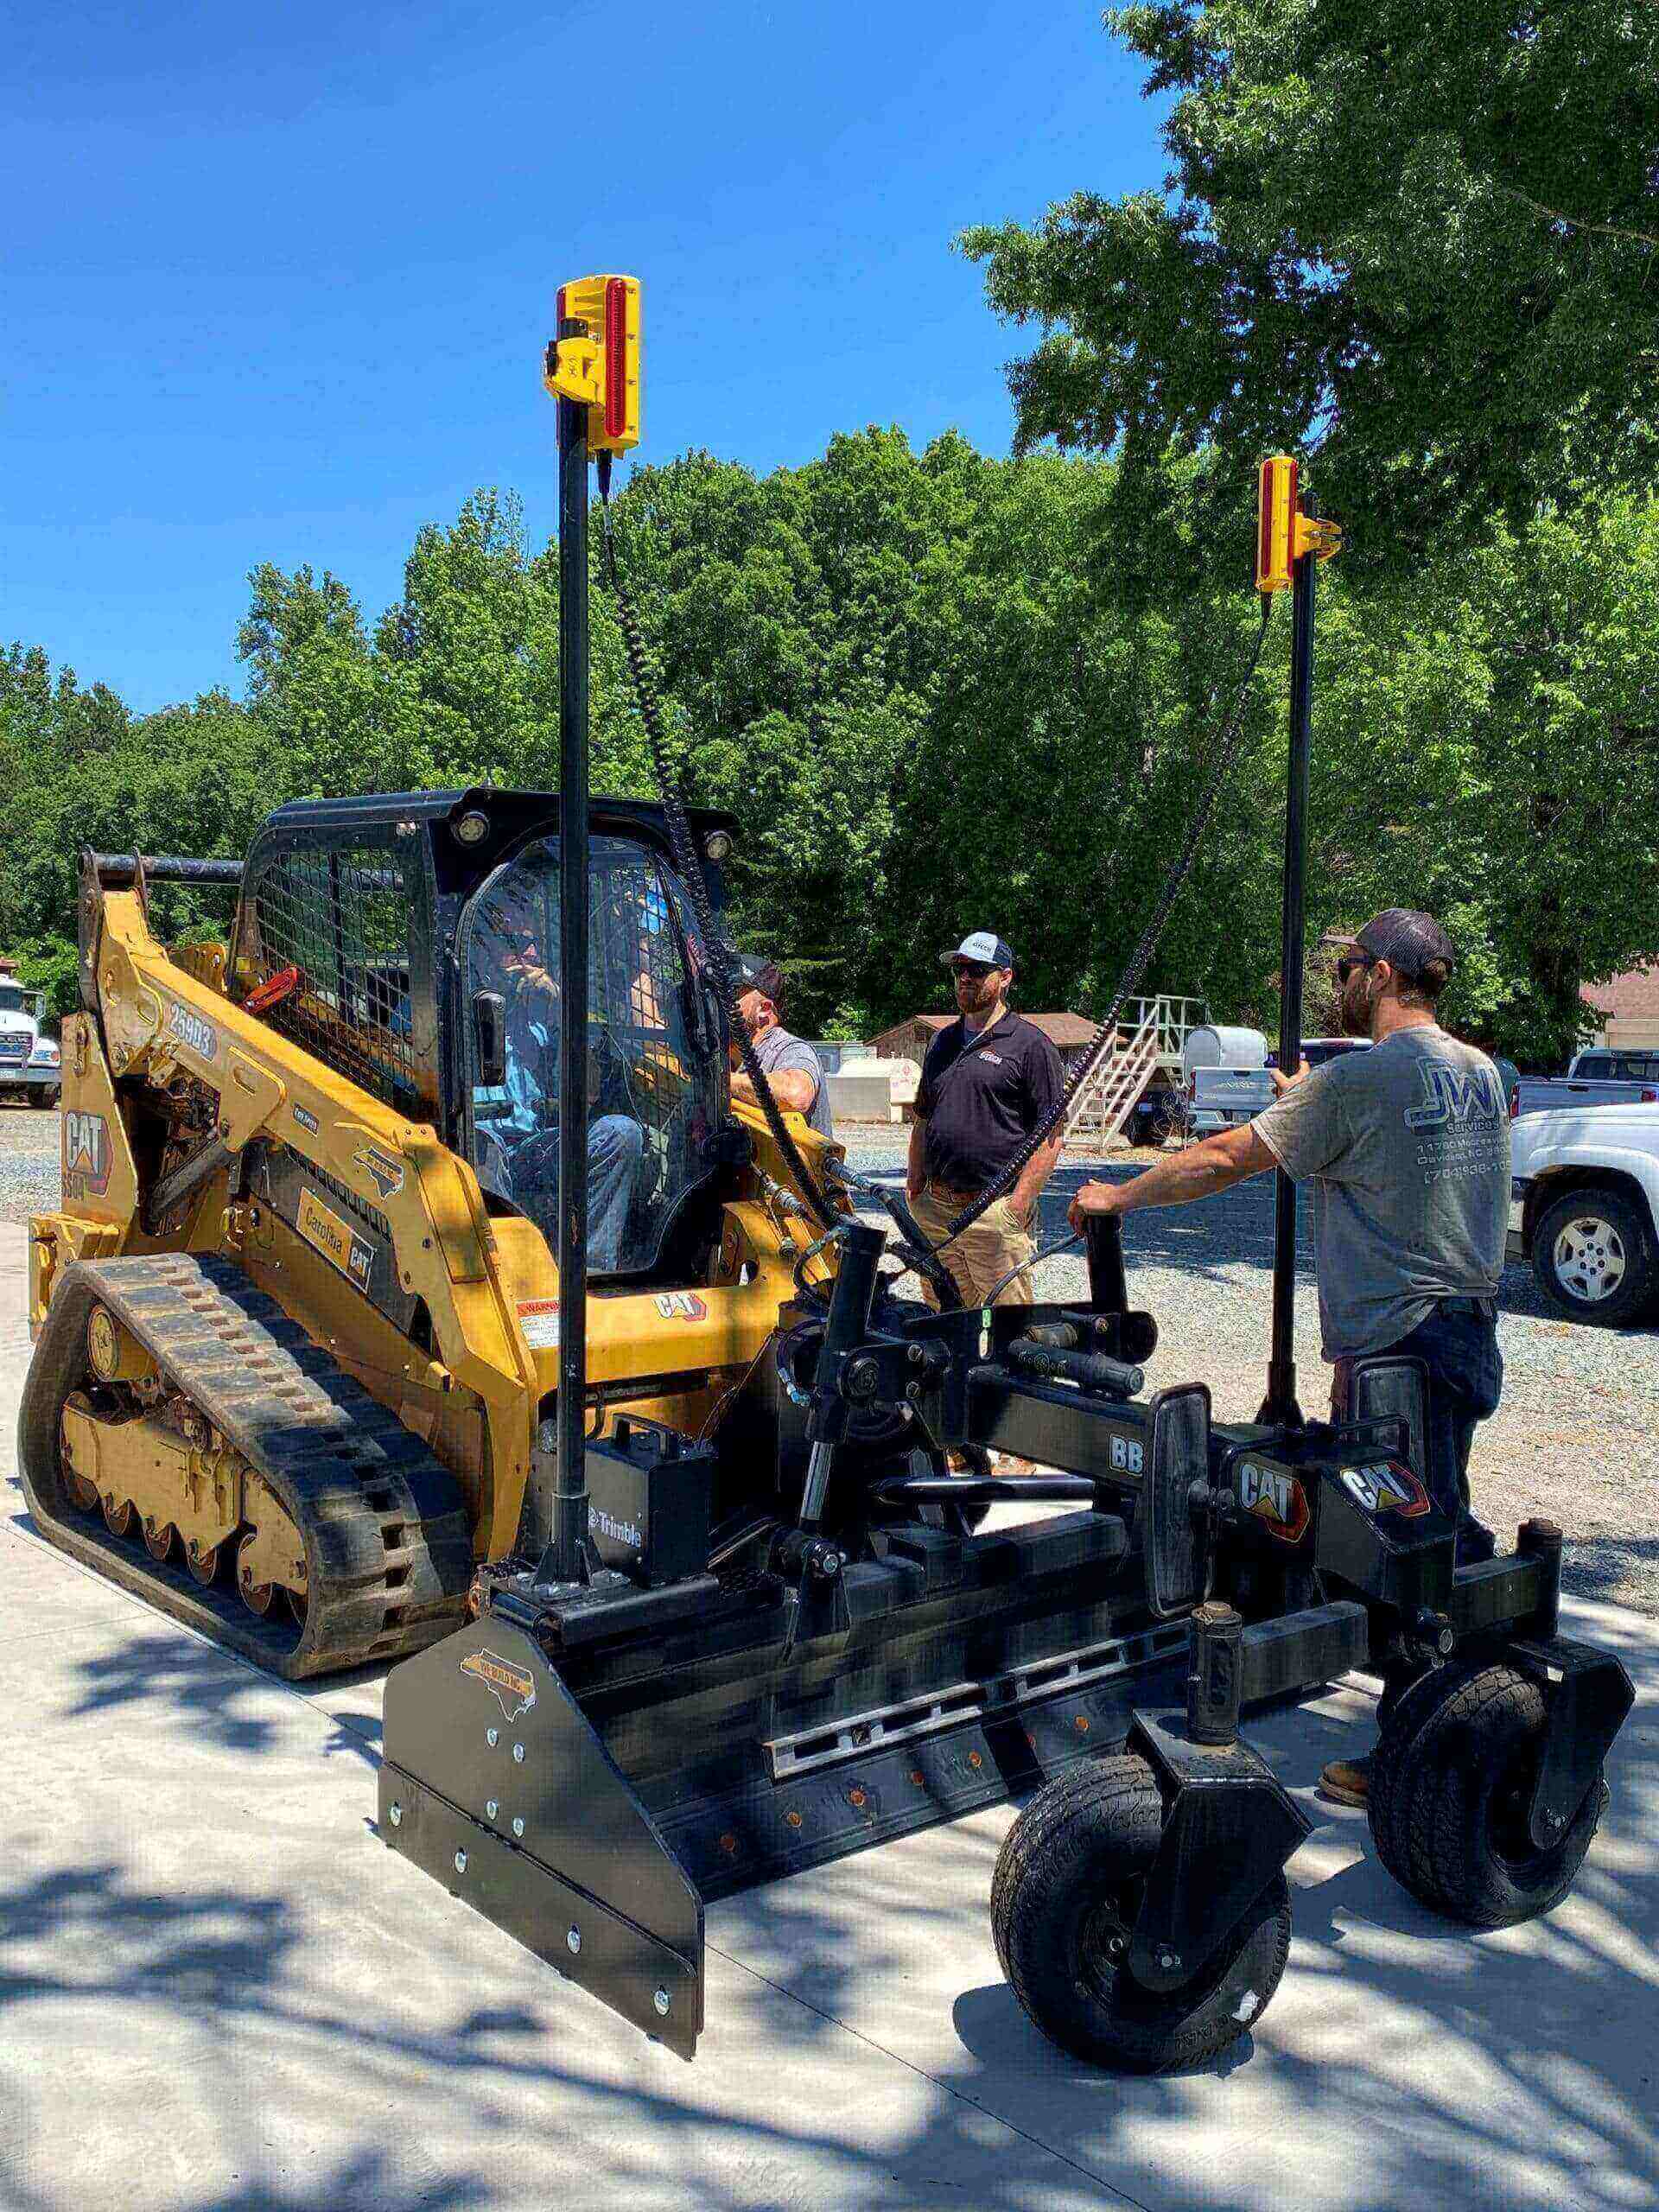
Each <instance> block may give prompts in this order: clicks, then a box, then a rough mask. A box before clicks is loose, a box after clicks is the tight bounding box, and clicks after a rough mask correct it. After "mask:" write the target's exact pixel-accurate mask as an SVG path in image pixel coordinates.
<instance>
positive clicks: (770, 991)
mask: <svg viewBox="0 0 1659 2212" xmlns="http://www.w3.org/2000/svg"><path fill="white" fill-rule="evenodd" d="M732 965H733V967H734V969H735V970H736V974H737V988H738V989H739V990H740V991H759V992H760V995H761V997H762V998H763V999H770V1000H771V1001H772V1004H773V1005H774V1006H781V1005H782V1004H783V999H784V971H783V969H781V968H780V967H779V965H778V963H777V962H776V961H775V960H773V959H772V958H771V957H769V956H768V955H767V954H766V953H764V952H740V953H737V954H735V955H734V957H733V962H732Z"/></svg>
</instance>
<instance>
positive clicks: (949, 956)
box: [939, 930, 1014, 968]
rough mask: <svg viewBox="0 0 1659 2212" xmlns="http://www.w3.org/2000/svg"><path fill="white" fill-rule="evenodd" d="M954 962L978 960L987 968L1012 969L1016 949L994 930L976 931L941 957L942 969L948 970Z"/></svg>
mask: <svg viewBox="0 0 1659 2212" xmlns="http://www.w3.org/2000/svg"><path fill="white" fill-rule="evenodd" d="M953 960H978V961H982V962H983V963H984V965H985V966H986V967H987V968H1012V967H1013V965H1014V948H1013V946H1012V945H1010V944H1008V943H1007V941H1006V939H1004V938H1000V937H998V936H997V935H996V933H995V931H993V930H975V931H973V932H972V934H971V935H970V936H968V937H965V938H963V940H962V943H961V944H957V945H953V946H952V947H951V949H950V951H949V952H942V953H941V954H940V955H939V964H940V965H941V967H944V968H948V967H949V966H950V963H951V962H952V961H953Z"/></svg>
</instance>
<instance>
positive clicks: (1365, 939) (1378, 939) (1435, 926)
mask: <svg viewBox="0 0 1659 2212" xmlns="http://www.w3.org/2000/svg"><path fill="white" fill-rule="evenodd" d="M1354 943H1355V944H1357V946H1358V948H1359V950H1361V951H1362V952H1365V953H1369V954H1370V957H1371V958H1372V959H1373V960H1386V961H1387V962H1388V963H1389V967H1390V968H1392V969H1394V972H1395V975H1396V976H1401V977H1402V978H1403V979H1404V981H1405V982H1408V983H1411V982H1416V980H1417V978H1418V977H1419V976H1421V975H1422V973H1423V971H1424V969H1427V968H1430V967H1432V966H1433V964H1434V963H1435V962H1436V961H1437V960H1438V961H1440V962H1441V963H1443V964H1444V966H1445V969H1446V974H1447V975H1448V976H1449V975H1450V974H1451V973H1452V969H1454V968H1455V967H1456V966H1457V964H1458V956H1457V954H1456V953H1455V952H1454V951H1453V950H1452V940H1451V938H1449V937H1448V936H1447V935H1446V931H1444V930H1443V929H1442V928H1441V927H1440V924H1439V923H1438V922H1437V921H1436V920H1435V919H1434V917H1433V915H1432V914H1420V913H1418V912H1415V911H1414V909H1413V908H1411V907H1409V906H1390V907H1389V909H1388V911H1387V912H1386V913H1382V914H1378V915H1377V916H1376V918H1375V919H1374V920H1372V921H1369V922H1367V923H1366V925H1365V926H1364V928H1363V930H1361V931H1360V933H1359V935H1358V936H1357V938H1355V939H1354Z"/></svg>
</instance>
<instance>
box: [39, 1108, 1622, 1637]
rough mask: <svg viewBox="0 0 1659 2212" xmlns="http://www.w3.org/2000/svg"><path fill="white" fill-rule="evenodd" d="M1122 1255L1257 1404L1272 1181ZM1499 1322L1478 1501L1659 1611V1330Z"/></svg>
mask: <svg viewBox="0 0 1659 2212" xmlns="http://www.w3.org/2000/svg"><path fill="white" fill-rule="evenodd" d="M842 1135H843V1137H844V1138H845V1139H846V1141H847V1145H848V1157H849V1161H850V1163H851V1165H852V1166H855V1167H857V1168H860V1169H861V1170H862V1171H863V1172H864V1173H867V1174H872V1175H879V1176H880V1177H882V1178H883V1179H891V1180H892V1181H893V1182H895V1183H896V1182H898V1181H899V1179H901V1177H902V1174H903V1166H904V1156H905V1141H904V1138H903V1135H901V1134H900V1133H899V1132H898V1131H894V1132H893V1133H891V1134H888V1133H887V1132H885V1131H881V1130H874V1129H872V1130H868V1131H863V1130H859V1129H856V1128H849V1129H846V1130H843V1132H842ZM1155 1157H1156V1155H1155V1154H1152V1153H1123V1152H1120V1153H1116V1154H1114V1155H1113V1156H1112V1158H1111V1159H1110V1160H1109V1162H1108V1163H1107V1164H1106V1165H1105V1166H1099V1165H1098V1164H1097V1163H1096V1162H1094V1161H1091V1160H1087V1159H1084V1158H1077V1159H1073V1158H1072V1157H1071V1156H1070V1155H1068V1156H1067V1157H1066V1159H1065V1160H1063V1161H1062V1163H1061V1165H1060V1166H1059V1167H1058V1169H1057V1170H1056V1172H1055V1174H1054V1177H1053V1179H1052V1182H1051V1183H1050V1185H1049V1186H1048V1189H1047V1191H1046V1193H1045V1194H1044V1204H1043V1220H1042V1230H1041V1234H1042V1241H1043V1242H1045V1243H1047V1242H1051V1241H1052V1239H1054V1238H1055V1237H1057V1236H1063V1235H1064V1234H1065V1209H1066V1205H1067V1204H1068V1203H1069V1201H1070V1199H1071V1193H1072V1192H1073V1191H1075V1190H1076V1189H1077V1185H1078V1184H1079V1183H1080V1182H1082V1181H1083V1180H1084V1179H1085V1178H1086V1177H1087V1176H1089V1175H1090V1174H1094V1173H1104V1174H1107V1175H1109V1176H1112V1177H1119V1176H1123V1175H1127V1174H1130V1173H1134V1172H1135V1168H1136V1166H1138V1165H1144V1164H1146V1163H1147V1161H1149V1160H1152V1159H1154V1158H1155ZM58 1199H59V1183H58V1117H57V1116H56V1115H55V1114H54V1113H53V1114H36V1113H33V1112H31V1111H29V1109H27V1108H20V1107H12V1106H5V1107H0V1220H6V1221H21V1220H25V1219H27V1217H29V1214H31V1213H39V1212H45V1211H49V1210H50V1209H51V1208H52V1207H54V1206H55V1205H57V1204H58ZM1123 1245H1124V1252H1125V1255H1126V1257H1127V1260H1128V1266H1129V1269H1130V1274H1131V1290H1132V1293H1133V1295H1134V1297H1135V1302H1136V1303H1137V1304H1139V1305H1144V1306H1147V1307H1149V1308H1150V1309H1151V1311H1152V1312H1153V1313H1155V1314H1156V1316H1157V1318H1158V1325H1159V1328H1160V1332H1161V1338H1160V1344H1159V1347H1158V1351H1157V1353H1156V1355H1155V1357H1154V1361H1153V1363H1152V1373H1153V1376H1154V1377H1155V1378H1158V1379H1160V1380H1162V1381H1166V1382H1167V1381H1173V1380H1176V1379H1178V1378H1180V1377H1184V1376H1199V1377H1201V1378H1202V1379H1203V1380H1204V1381H1205V1382H1207V1383H1209V1385H1210V1388H1211V1392H1212V1394H1213V1395H1214V1400H1215V1408H1216V1413H1217V1416H1218V1417H1219V1418H1220V1419H1222V1420H1234V1421H1236V1420H1241V1419H1249V1417H1250V1416H1251V1415H1252V1414H1254V1413H1255V1408H1256V1407H1257V1405H1258V1404H1259V1403H1260V1402H1261V1396H1262V1383H1263V1378H1264V1375H1265V1370H1266V1363H1267V1351H1268V1281H1269V1274H1270V1270H1271V1268H1272V1265H1273V1185H1272V1183H1271V1180H1270V1179H1268V1177H1267V1176H1259V1177H1257V1178H1256V1179H1255V1180H1254V1181H1252V1182H1249V1183H1241V1184H1239V1185H1236V1187H1235V1188H1234V1189H1232V1190H1230V1191H1227V1192H1223V1193H1222V1195H1221V1196H1220V1197H1219V1198H1206V1199H1205V1200H1204V1201H1203V1202H1202V1204H1200V1205H1195V1206H1185V1207H1182V1208H1180V1209H1179V1210H1178V1211H1173V1212H1167V1213H1153V1212H1147V1213H1137V1214H1131V1215H1130V1216H1129V1217H1128V1219H1127V1221H1126V1222H1125V1224H1124V1239H1123ZM1298 1274H1299V1280H1300V1286H1301V1287H1300V1290H1299V1294H1298V1298H1297V1331H1296V1359H1297V1371H1298V1376H1299V1381H1300V1392H1301V1398H1302V1403H1303V1405H1304V1406H1305V1407H1306V1409H1307V1410H1308V1411H1309V1412H1310V1413H1312V1412H1316V1411H1318V1412H1322V1411H1323V1410H1324V1408H1325V1392H1326V1387H1327V1386H1326V1379H1325V1378H1326V1374H1327V1370H1326V1369H1325V1367H1324V1365H1323V1364H1322V1363H1321V1362H1320V1359H1319V1319H1318V1313H1317V1310H1316V1306H1315V1302H1314V1290H1313V1255H1312V1251H1311V1249H1310V1248H1309V1247H1308V1245H1307V1243H1306V1238H1305V1237H1304V1240H1303V1243H1302V1245H1301V1250H1300V1267H1299V1270H1298ZM1039 1290H1040V1292H1041V1294H1042V1295H1044V1296H1045V1297H1048V1298H1068V1297H1076V1296H1079V1295H1081V1294H1082V1293H1083V1291H1084V1268H1083V1263H1082V1261H1081V1260H1080V1259H1079V1258H1077V1257H1075V1256H1073V1255H1071V1254H1067V1255H1065V1256H1063V1257H1061V1258H1058V1259H1055V1260H1052V1261H1050V1262H1047V1263H1046V1266H1044V1267H1043V1268H1041V1269H1040V1270H1039ZM1500 1305H1501V1313H1500V1316H1499V1320H1498V1340H1499V1342H1500V1344H1502V1346H1503V1359H1504V1365H1505V1369H1506V1376H1505V1382H1504V1389H1503V1404H1502V1405H1501V1406H1500V1407H1499V1408H1498V1410H1497V1414H1496V1415H1495V1416H1494V1417H1493V1419H1492V1420H1491V1421H1488V1422H1486V1423H1485V1424H1484V1427H1482V1429H1481V1431H1480V1433H1479V1435H1478V1437H1477V1439H1476V1442H1475V1452H1474V1460H1473V1464H1472V1466H1471V1486H1472V1489H1473V1493H1474V1501H1475V1510H1476V1511H1477V1512H1478V1514H1479V1515H1480V1516H1481V1518H1482V1519H1483V1520H1484V1521H1487V1522H1490V1523H1491V1526H1492V1527H1493V1528H1495V1529H1497V1530H1498V1531H1499V1533H1500V1535H1503V1536H1505V1537H1507V1532H1508V1531H1509V1530H1510V1529H1513V1528H1514V1527H1515V1525H1516V1522H1520V1521H1522V1520H1523V1519H1524V1518H1525V1517H1526V1516H1527V1515H1528V1514H1529V1512H1542V1513H1548V1514H1549V1515H1550V1516H1552V1517H1553V1518H1554V1519H1555V1520H1558V1521H1560V1523H1561V1525H1562V1526H1563V1528H1565V1529H1566V1530H1567V1536H1568V1540H1569V1541H1568V1545H1567V1573H1566V1580H1567V1583H1568V1585H1569V1586H1570V1587H1571V1588H1573V1589H1574V1590H1577V1591H1579V1592H1582V1593H1583V1594H1584V1595H1586V1596H1587V1597H1594V1598H1603V1599H1611V1600H1614V1601H1616V1602H1618V1603H1619V1604H1622V1605H1637V1606H1639V1607H1641V1609H1642V1610H1643V1611H1645V1612H1649V1613H1656V1614H1659V1332H1656V1331H1655V1330H1653V1329H1651V1328H1648V1329H1639V1330H1638V1329H1626V1330H1618V1331H1614V1330H1608V1329H1589V1328H1585V1327H1583V1326H1582V1325H1580V1324H1578V1323H1575V1322H1571V1321H1562V1320H1558V1319H1556V1318H1555V1317H1554V1315H1553V1314H1551V1313H1549V1312H1548V1309H1547V1308H1546V1306H1545V1305H1544V1303H1543V1300H1542V1298H1541V1296H1540V1294H1539V1292H1538V1289H1537V1287H1536V1285H1535V1283H1534V1281H1533V1279H1532V1272H1531V1269H1530V1268H1523V1267H1514V1268H1509V1269H1508V1270H1507V1271H1506V1272H1505V1274H1504V1277H1503V1293H1502V1297H1501V1300H1500Z"/></svg>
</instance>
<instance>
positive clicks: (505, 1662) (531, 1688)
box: [461, 1651, 536, 1720]
mask: <svg viewBox="0 0 1659 2212" xmlns="http://www.w3.org/2000/svg"><path fill="white" fill-rule="evenodd" d="M461 1673H462V1674H463V1675H473V1676H474V1679H475V1680H477V1681H480V1682H482V1683H483V1685H484V1687H485V1688H486V1689H487V1690H490V1691H493V1694H494V1696H495V1700H496V1703H497V1704H498V1705H499V1707H500V1708H501V1710H502V1712H503V1713H505V1714H506V1716H507V1718H508V1719H509V1720H516V1719H518V1716H519V1714H520V1713H528V1712H529V1711H530V1708H531V1706H532V1705H534V1704H535V1702H536V1682H535V1678H534V1677H533V1676H532V1675H527V1674H526V1673H525V1672H524V1669H523V1668H522V1667H515V1666H514V1665H513V1664H512V1661H511V1660H510V1659H503V1658H501V1657H500V1656H499V1654H498V1653H496V1652H493V1651H469V1652H468V1653H467V1656H466V1657H465V1658H464V1659H463V1660H462V1661H461Z"/></svg>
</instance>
